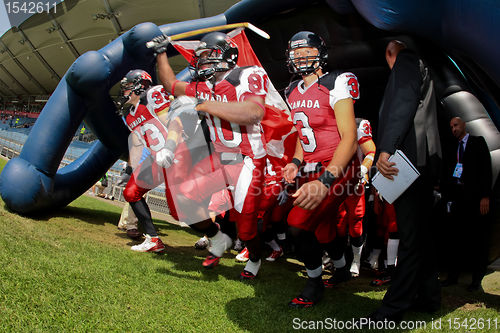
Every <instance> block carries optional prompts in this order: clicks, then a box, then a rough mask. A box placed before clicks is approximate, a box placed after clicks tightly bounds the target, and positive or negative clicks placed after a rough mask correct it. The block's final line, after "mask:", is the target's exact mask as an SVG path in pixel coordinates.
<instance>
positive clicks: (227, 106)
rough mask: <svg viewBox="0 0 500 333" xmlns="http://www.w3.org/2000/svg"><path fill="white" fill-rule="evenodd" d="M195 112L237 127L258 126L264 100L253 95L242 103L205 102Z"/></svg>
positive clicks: (263, 109)
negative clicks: (209, 115)
mask: <svg viewBox="0 0 500 333" xmlns="http://www.w3.org/2000/svg"><path fill="white" fill-rule="evenodd" d="M175 89H176V90H177V87H176V88H175ZM196 110H197V111H203V112H206V113H208V114H211V115H212V116H216V117H218V118H220V119H225V120H227V121H229V122H232V123H235V124H239V125H255V124H258V123H259V122H260V121H261V120H262V118H263V117H264V114H265V107H264V98H263V97H261V96H255V95H254V96H251V97H248V98H246V99H245V100H244V101H242V102H228V103H225V102H217V101H205V102H203V103H201V104H199V105H198V106H196Z"/></svg>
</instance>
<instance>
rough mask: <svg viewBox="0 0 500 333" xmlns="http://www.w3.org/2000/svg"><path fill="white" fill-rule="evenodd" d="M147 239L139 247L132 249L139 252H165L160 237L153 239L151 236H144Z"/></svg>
mask: <svg viewBox="0 0 500 333" xmlns="http://www.w3.org/2000/svg"><path fill="white" fill-rule="evenodd" d="M144 236H145V237H146V239H145V240H144V242H142V243H141V244H138V245H134V246H132V247H131V248H130V249H131V250H132V251H137V252H156V253H159V252H163V251H164V250H165V245H164V244H163V242H162V241H161V239H160V238H158V237H151V236H150V235H144Z"/></svg>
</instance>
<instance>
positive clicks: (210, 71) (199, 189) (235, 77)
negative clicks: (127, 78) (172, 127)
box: [153, 32, 270, 280]
mask: <svg viewBox="0 0 500 333" xmlns="http://www.w3.org/2000/svg"><path fill="white" fill-rule="evenodd" d="M153 41H154V42H155V43H156V46H155V47H154V51H155V53H156V54H157V58H156V59H157V64H158V73H159V78H160V80H161V82H162V83H163V85H164V87H165V88H166V90H167V91H169V92H171V93H172V94H174V95H175V96H181V95H187V96H191V97H194V98H197V99H199V100H200V101H202V102H201V103H200V104H199V105H198V106H197V107H196V110H198V111H200V112H203V113H204V114H205V120H206V123H207V124H208V127H209V131H210V139H211V141H212V142H213V145H214V150H215V153H214V154H213V156H210V157H209V158H211V160H210V161H211V164H210V163H203V161H202V162H200V163H198V164H197V166H196V167H195V168H194V169H193V170H192V172H191V175H192V177H191V178H190V179H189V180H187V181H186V182H185V184H184V186H182V187H181V188H180V192H182V193H179V194H178V196H177V199H178V207H179V211H181V212H182V214H183V215H184V216H183V218H184V220H186V221H187V222H188V224H190V225H191V227H193V228H194V229H197V230H199V231H201V232H203V233H205V234H206V235H207V236H208V237H209V238H210V244H211V245H210V247H209V249H208V250H209V252H210V255H209V256H207V258H206V260H205V261H204V263H203V266H205V267H208V268H210V267H213V266H215V265H217V264H218V262H219V259H220V257H221V256H222V254H223V253H224V252H225V251H226V250H227V249H228V248H229V247H230V246H231V240H230V239H229V237H228V236H227V235H225V234H223V233H222V232H221V231H219V230H218V228H217V226H216V225H215V224H214V223H213V222H212V221H211V220H210V218H209V215H208V210H207V209H206V207H208V202H209V200H210V198H211V195H212V194H213V193H215V192H218V191H220V190H222V189H224V188H226V187H228V185H229V188H230V189H231V194H232V197H233V201H234V208H235V211H236V212H237V213H236V214H235V215H236V216H235V220H236V223H237V226H238V233H239V238H240V239H241V240H242V241H244V242H245V243H246V245H247V247H248V250H249V252H250V260H249V261H248V262H247V264H246V266H245V269H244V270H243V272H242V273H241V275H240V279H242V280H248V279H253V278H254V277H255V276H256V275H257V272H258V271H259V268H260V263H261V260H260V257H261V249H260V241H259V239H258V234H257V223H256V221H257V211H258V198H259V196H260V195H261V192H262V184H263V181H264V172H263V170H264V167H265V162H266V150H265V140H264V139H263V136H262V133H261V127H260V121H261V120H262V118H263V116H264V114H265V106H264V105H265V100H266V95H267V90H268V86H269V84H270V83H269V79H268V77H267V74H266V72H265V71H264V70H263V69H262V68H261V67H258V66H249V67H238V66H236V63H237V59H238V48H237V46H236V44H235V43H234V42H233V41H232V40H231V39H230V38H229V37H228V36H227V35H226V34H224V33H221V32H212V33H209V34H207V35H205V36H204V37H203V38H202V39H201V42H200V45H199V46H198V47H197V48H196V50H195V53H194V57H193V59H192V61H191V64H190V68H191V70H192V73H193V81H192V82H183V81H179V80H177V78H176V77H175V74H174V72H173V70H172V68H171V67H170V64H169V62H168V58H167V56H166V54H165V51H166V47H167V45H168V39H167V37H166V36H159V37H156V38H155V39H153ZM193 202H194V203H196V208H197V209H193V208H192V203H193ZM200 207H202V208H200ZM200 221H201V222H200Z"/></svg>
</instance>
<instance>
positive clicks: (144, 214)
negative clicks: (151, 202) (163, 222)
mask: <svg viewBox="0 0 500 333" xmlns="http://www.w3.org/2000/svg"><path fill="white" fill-rule="evenodd" d="M130 207H132V210H133V211H134V214H135V216H136V217H137V220H138V221H139V223H141V224H142V228H143V229H144V232H145V233H146V234H148V235H150V236H151V237H158V234H157V233H156V229H155V226H154V224H153V220H152V218H151V211H150V210H149V206H148V204H147V203H146V200H145V199H144V198H142V199H141V200H139V201H136V202H130Z"/></svg>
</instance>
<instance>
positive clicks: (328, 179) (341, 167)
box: [292, 98, 357, 209]
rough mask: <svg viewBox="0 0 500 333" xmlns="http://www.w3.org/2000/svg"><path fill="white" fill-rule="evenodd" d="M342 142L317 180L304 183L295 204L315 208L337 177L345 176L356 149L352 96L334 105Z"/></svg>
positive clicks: (295, 195)
mask: <svg viewBox="0 0 500 333" xmlns="http://www.w3.org/2000/svg"><path fill="white" fill-rule="evenodd" d="M334 112H335V118H336V119H337V128H338V131H339V134H340V142H339V145H338V146H337V149H336V150H335V153H334V154H333V158H332V160H331V161H330V163H329V164H328V166H327V167H326V170H325V171H324V172H323V173H322V174H321V175H320V177H319V178H318V179H317V180H313V181H310V182H307V183H305V184H304V185H302V186H301V187H300V188H299V189H298V190H297V192H295V194H294V195H292V197H294V198H296V199H295V201H294V202H293V204H294V205H295V206H299V207H301V208H303V209H315V208H316V207H318V206H319V204H320V203H321V201H323V199H324V198H325V197H326V195H327V194H328V190H329V188H330V186H331V185H332V183H333V182H334V181H335V179H336V178H340V177H342V176H343V172H344V171H345V169H346V168H347V165H348V164H349V162H350V160H351V159H352V156H353V155H354V152H355V151H356V144H357V142H356V138H357V135H356V121H355V119H354V103H353V100H352V99H350V98H345V99H342V100H339V101H338V102H336V103H335V105H334Z"/></svg>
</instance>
